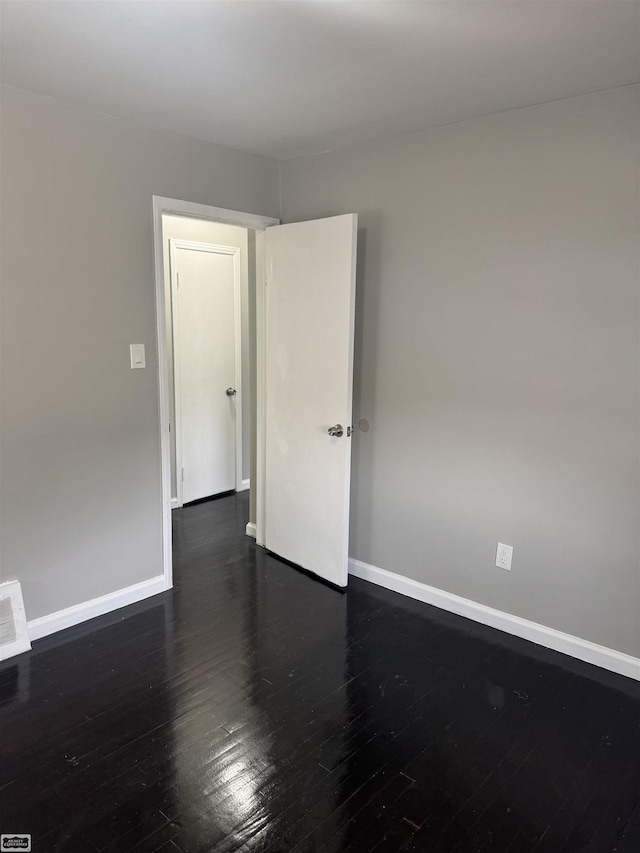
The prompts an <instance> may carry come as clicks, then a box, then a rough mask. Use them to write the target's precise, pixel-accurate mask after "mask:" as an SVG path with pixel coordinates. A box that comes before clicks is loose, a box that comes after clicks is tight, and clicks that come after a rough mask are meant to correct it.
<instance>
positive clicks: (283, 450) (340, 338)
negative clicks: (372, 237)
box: [264, 214, 358, 586]
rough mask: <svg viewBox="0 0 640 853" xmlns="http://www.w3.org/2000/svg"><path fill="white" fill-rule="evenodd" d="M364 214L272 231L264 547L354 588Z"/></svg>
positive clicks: (268, 265)
mask: <svg viewBox="0 0 640 853" xmlns="http://www.w3.org/2000/svg"><path fill="white" fill-rule="evenodd" d="M357 221H358V220H357V216H356V215H355V214H347V215H344V216H335V217H331V218H329V219H320V220H315V221H312V222H297V223H293V224H290V225H277V226H274V227H272V228H268V229H267V230H266V241H265V249H266V270H267V283H266V314H265V319H266V359H265V361H266V364H265V422H264V423H265V498H266V500H265V516H264V520H265V523H264V544H265V546H266V547H267V548H268V549H269V550H270V551H273V553H274V554H277V555H279V556H281V557H284V558H285V559H287V560H290V561H291V562H293V563H296V564H297V565H299V566H301V567H302V568H304V569H307V570H309V571H311V572H314V573H315V574H317V575H319V576H320V577H322V578H324V579H325V580H327V581H330V582H331V583H333V584H336V585H337V586H346V585H347V579H348V558H349V551H348V548H349V491H350V472H351V435H352V432H353V427H352V424H351V412H352V400H351V397H352V389H353V337H354V320H355V312H354V308H355V270H356V267H355V264H356V236H357Z"/></svg>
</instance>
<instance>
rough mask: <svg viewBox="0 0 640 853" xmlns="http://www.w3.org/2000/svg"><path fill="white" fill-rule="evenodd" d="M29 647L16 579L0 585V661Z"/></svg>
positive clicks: (25, 620)
mask: <svg viewBox="0 0 640 853" xmlns="http://www.w3.org/2000/svg"><path fill="white" fill-rule="evenodd" d="M30 648H31V642H30V640H29V630H28V628H27V619H26V616H25V613H24V604H23V602H22V590H21V588H20V584H19V583H18V581H10V582H9V583H4V584H1V585H0V661H3V660H7V658H11V657H13V656H14V655H19V654H21V653H22V652H27V651H29V649H30Z"/></svg>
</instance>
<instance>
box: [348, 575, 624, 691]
mask: <svg viewBox="0 0 640 853" xmlns="http://www.w3.org/2000/svg"><path fill="white" fill-rule="evenodd" d="M349 574H350V575H353V576H354V577H357V578H362V580H365V581H370V582H371V583H374V584H377V585H378V586H383V587H385V588H386V589H391V590H394V591H395V592H399V593H401V594H402V595H407V596H409V598H416V599H417V600H418V601H424V602H426V603H427V604H432V605H434V607H439V608H440V609H441V610H448V611H449V612H450V613H457V614H458V615H459V616H465V617H466V618H467V619H473V621H474V622H480V623H481V624H483V625H489V626H490V627H491V628H497V629H498V630H499V631H505V632H506V633H507V634H513V635H514V636H516V637H522V638H523V639H524V640H530V641H531V642H532V643H537V644H538V645H540V646H545V647H546V648H547V649H554V650H555V651H557V652H562V653H563V654H565V655H570V656H571V657H574V658H578V659H579V660H583V661H586V662H587V663H592V664H595V666H600V667H602V668H603V669H608V670H610V671H611V672H617V673H619V674H620V675H626V676H627V677H628V678H634V679H636V680H637V681H640V658H635V657H632V656H631V655H627V654H624V652H618V651H616V650H615V649H609V648H607V647H606V646H599V645H597V644H596V643H591V642H590V641H589V640H583V639H581V638H580V637H574V636H573V635H572V634H565V633H563V632H562V631H556V630H555V628H548V627H547V626H546V625H539V624H538V623H537V622H530V621H529V620H528V619H522V618H520V617H519V616H513V615H512V614H511V613H504V612H503V611H502V610H495V609H494V608H493V607H487V606H486V605H485V604H478V602H477V601H471V600H470V599H468V598H461V597H460V596H459V595H453V593H451V592H445V591H444V590H441V589H437V588H436V587H433V586H428V585H427V584H424V583H420V582H419V581H414V580H412V579H411V578H407V577H404V575H398V574H395V573H394V572H389V571H387V570H386V569H379V568H378V567H377V566H371V565H369V563H363V562H361V561H360V560H354V559H351V558H350V559H349Z"/></svg>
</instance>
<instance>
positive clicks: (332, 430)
mask: <svg viewBox="0 0 640 853" xmlns="http://www.w3.org/2000/svg"><path fill="white" fill-rule="evenodd" d="M327 432H328V433H329V435H333V436H335V437H336V438H342V436H343V435H344V430H343V429H342V424H336V425H335V426H332V427H329V429H328V430H327Z"/></svg>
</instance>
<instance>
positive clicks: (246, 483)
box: [236, 480, 251, 492]
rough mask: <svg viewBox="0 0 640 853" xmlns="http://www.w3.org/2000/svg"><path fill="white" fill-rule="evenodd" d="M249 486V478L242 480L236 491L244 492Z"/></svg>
mask: <svg viewBox="0 0 640 853" xmlns="http://www.w3.org/2000/svg"><path fill="white" fill-rule="evenodd" d="M250 488H251V480H242V481H241V483H240V485H239V486H238V488H237V489H236V492H246V491H247V489H250Z"/></svg>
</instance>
